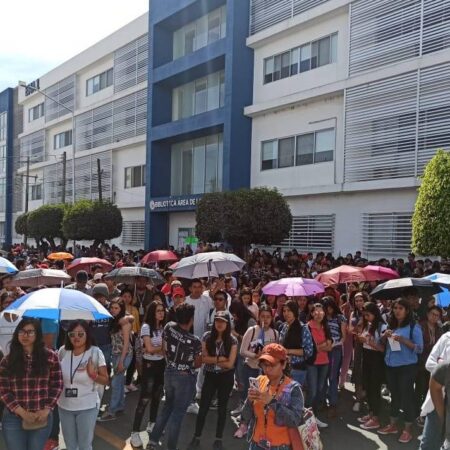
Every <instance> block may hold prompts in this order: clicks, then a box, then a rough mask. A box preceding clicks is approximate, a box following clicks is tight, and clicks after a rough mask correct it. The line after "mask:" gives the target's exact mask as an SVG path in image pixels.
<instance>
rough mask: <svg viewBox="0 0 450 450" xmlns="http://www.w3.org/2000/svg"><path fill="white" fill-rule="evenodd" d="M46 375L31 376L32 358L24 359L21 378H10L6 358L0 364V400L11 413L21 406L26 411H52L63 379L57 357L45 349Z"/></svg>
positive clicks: (61, 387)
mask: <svg viewBox="0 0 450 450" xmlns="http://www.w3.org/2000/svg"><path fill="white" fill-rule="evenodd" d="M46 352H47V361H48V368H49V371H48V375H45V376H43V375H40V376H37V377H36V376H32V375H31V369H32V365H31V363H32V357H27V359H26V369H25V374H24V376H23V377H10V376H9V374H8V367H7V366H8V357H5V358H3V359H2V361H1V362H0V398H1V400H2V401H3V402H4V403H5V405H6V407H7V408H8V409H9V410H10V411H11V412H12V413H13V412H14V410H15V409H16V408H18V407H19V406H21V407H22V408H24V409H25V410H27V411H33V412H34V411H39V410H41V409H44V408H50V409H53V408H54V407H55V406H56V402H57V400H58V398H59V395H60V394H61V391H62V389H63V378H62V373H61V366H60V364H59V360H58V355H57V354H56V353H55V352H54V351H52V350H48V349H46Z"/></svg>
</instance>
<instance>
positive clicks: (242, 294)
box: [239, 288, 253, 306]
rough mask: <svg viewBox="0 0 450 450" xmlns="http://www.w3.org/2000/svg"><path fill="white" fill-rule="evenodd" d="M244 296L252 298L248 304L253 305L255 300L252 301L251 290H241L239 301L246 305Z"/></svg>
mask: <svg viewBox="0 0 450 450" xmlns="http://www.w3.org/2000/svg"><path fill="white" fill-rule="evenodd" d="M244 295H249V296H250V301H249V302H248V306H250V305H253V300H252V291H251V289H249V288H244V289H242V290H241V292H240V294H239V300H240V301H241V302H242V303H244V301H243V300H242V297H243V296H244Z"/></svg>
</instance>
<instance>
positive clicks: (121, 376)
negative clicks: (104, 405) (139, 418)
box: [108, 355, 132, 414]
mask: <svg viewBox="0 0 450 450" xmlns="http://www.w3.org/2000/svg"><path fill="white" fill-rule="evenodd" d="M131 357H132V356H131V355H128V356H126V358H125V360H124V362H123V367H124V370H123V371H122V372H120V373H116V367H117V365H118V364H119V359H120V355H112V364H113V369H114V375H113V377H112V379H111V400H110V403H109V408H108V410H109V412H110V413H111V414H115V413H116V412H117V411H123V410H124V409H125V373H126V371H127V368H128V366H129V365H130V363H131Z"/></svg>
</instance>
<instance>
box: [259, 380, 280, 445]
mask: <svg viewBox="0 0 450 450" xmlns="http://www.w3.org/2000/svg"><path fill="white" fill-rule="evenodd" d="M283 383H284V375H283V376H282V377H281V378H280V381H279V382H278V386H277V389H276V391H275V394H273V395H272V398H271V399H270V401H269V402H268V403H266V404H265V405H264V435H265V438H267V417H268V413H269V404H270V403H271V402H272V400H273V399H274V398H276V397H277V396H278V392H279V390H280V387H281V386H282V385H283ZM269 390H270V381H269V384H268V385H267V390H266V392H269Z"/></svg>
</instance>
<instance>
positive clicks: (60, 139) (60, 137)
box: [53, 130, 72, 150]
mask: <svg viewBox="0 0 450 450" xmlns="http://www.w3.org/2000/svg"><path fill="white" fill-rule="evenodd" d="M69 145H72V130H68V131H63V132H62V133H58V134H55V136H53V148H54V149H55V150H57V149H59V148H64V147H68V146H69Z"/></svg>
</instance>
